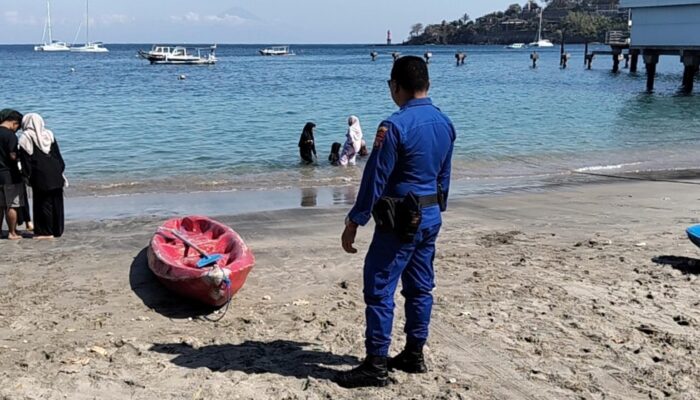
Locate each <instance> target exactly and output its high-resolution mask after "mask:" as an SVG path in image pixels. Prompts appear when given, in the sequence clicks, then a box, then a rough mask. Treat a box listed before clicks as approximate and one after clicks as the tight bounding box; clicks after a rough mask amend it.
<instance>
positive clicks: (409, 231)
mask: <svg viewBox="0 0 700 400" xmlns="http://www.w3.org/2000/svg"><path fill="white" fill-rule="evenodd" d="M396 214H397V216H396V221H397V226H396V234H397V235H398V236H399V239H400V240H401V241H402V242H403V243H412V242H413V240H414V239H415V237H416V234H417V233H418V229H420V224H421V222H423V210H422V206H421V204H420V199H418V197H417V196H416V195H415V194H413V193H412V192H411V193H409V194H408V195H406V197H405V198H404V199H403V200H402V201H401V203H399V204H398V205H397V206H396Z"/></svg>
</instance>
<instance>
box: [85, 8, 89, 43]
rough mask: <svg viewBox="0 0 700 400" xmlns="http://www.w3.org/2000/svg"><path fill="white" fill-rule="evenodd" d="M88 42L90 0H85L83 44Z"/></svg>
mask: <svg viewBox="0 0 700 400" xmlns="http://www.w3.org/2000/svg"><path fill="white" fill-rule="evenodd" d="M88 43H90V0H85V45H86V46H87V44H88Z"/></svg>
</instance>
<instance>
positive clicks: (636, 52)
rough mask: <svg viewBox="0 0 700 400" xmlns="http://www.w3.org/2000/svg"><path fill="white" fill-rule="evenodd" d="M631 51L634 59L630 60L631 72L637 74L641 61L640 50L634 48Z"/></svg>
mask: <svg viewBox="0 0 700 400" xmlns="http://www.w3.org/2000/svg"><path fill="white" fill-rule="evenodd" d="M630 53H631V57H632V60H631V61H630V72H631V73H633V74H636V73H637V64H638V63H639V50H632V51H631V52H630Z"/></svg>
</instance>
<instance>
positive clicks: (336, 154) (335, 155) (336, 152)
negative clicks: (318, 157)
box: [328, 142, 342, 167]
mask: <svg viewBox="0 0 700 400" xmlns="http://www.w3.org/2000/svg"><path fill="white" fill-rule="evenodd" d="M341 146H342V145H341V144H340V143H338V142H335V143H333V145H331V154H329V155H328V161H330V163H331V165H333V166H335V167H337V166H339V165H340V147H341Z"/></svg>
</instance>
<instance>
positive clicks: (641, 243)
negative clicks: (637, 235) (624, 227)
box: [634, 242, 647, 247]
mask: <svg viewBox="0 0 700 400" xmlns="http://www.w3.org/2000/svg"><path fill="white" fill-rule="evenodd" d="M634 246H635V247H647V244H646V243H645V242H639V243H637V244H635V245H634Z"/></svg>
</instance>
